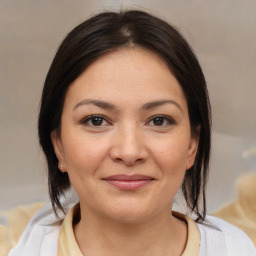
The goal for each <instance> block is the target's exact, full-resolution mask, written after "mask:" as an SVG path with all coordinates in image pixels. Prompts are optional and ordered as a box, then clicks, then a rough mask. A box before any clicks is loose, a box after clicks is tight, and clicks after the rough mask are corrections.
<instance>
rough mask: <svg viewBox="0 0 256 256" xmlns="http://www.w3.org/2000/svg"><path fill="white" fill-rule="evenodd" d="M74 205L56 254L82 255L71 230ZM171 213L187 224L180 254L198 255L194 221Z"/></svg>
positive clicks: (66, 219) (198, 242) (68, 215)
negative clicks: (185, 237)
mask: <svg viewBox="0 0 256 256" xmlns="http://www.w3.org/2000/svg"><path fill="white" fill-rule="evenodd" d="M74 212H75V207H73V208H72V209H71V210H70V211H69V212H68V214H67V215H66V217H65V219H64V221H63V224H62V227H61V231H60V236H59V244H58V256H71V255H76V256H83V254H82V252H81V251H80V249H79V247H78V244H77V242H76V239H75V236H74V231H73V218H74ZM173 215H174V216H175V217H177V218H179V219H182V220H184V221H185V222H186V223H187V225H188V240H187V244H186V247H185V250H184V252H183V254H182V256H198V255H199V248H200V232H199V230H198V227H197V225H196V223H195V222H194V221H193V220H192V219H191V218H189V217H187V216H185V215H183V214H181V213H177V212H173Z"/></svg>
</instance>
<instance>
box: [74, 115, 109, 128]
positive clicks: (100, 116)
mask: <svg viewBox="0 0 256 256" xmlns="http://www.w3.org/2000/svg"><path fill="white" fill-rule="evenodd" d="M95 117H99V118H102V119H103V120H104V121H106V122H107V123H108V124H111V122H110V120H109V119H108V118H107V117H105V116H104V115H100V114H92V115H88V116H85V117H83V118H82V119H81V120H80V121H79V123H80V124H86V123H87V122H88V121H90V120H91V119H92V118H95ZM102 126H104V125H102ZM95 127H97V126H95ZM99 127H100V126H99Z"/></svg>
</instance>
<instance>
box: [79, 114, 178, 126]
mask: <svg viewBox="0 0 256 256" xmlns="http://www.w3.org/2000/svg"><path fill="white" fill-rule="evenodd" d="M94 118H95V119H97V118H98V119H100V120H99V121H100V123H99V125H93V124H92V123H91V124H89V122H90V121H92V120H93V119H94ZM157 118H159V119H160V121H161V122H162V123H160V125H156V124H152V126H155V127H166V126H168V125H174V124H176V122H175V121H174V120H173V119H172V118H170V117H168V116H165V115H155V116H153V117H151V118H150V119H149V121H147V122H146V125H148V126H150V125H151V124H150V123H151V122H154V121H156V119H157ZM102 122H107V125H110V124H111V123H110V121H109V120H108V119H107V118H106V117H104V116H102V115H90V116H87V117H85V118H83V119H82V120H81V121H80V123H81V124H84V125H88V126H91V127H102V126H106V125H102ZM163 124H164V125H163Z"/></svg>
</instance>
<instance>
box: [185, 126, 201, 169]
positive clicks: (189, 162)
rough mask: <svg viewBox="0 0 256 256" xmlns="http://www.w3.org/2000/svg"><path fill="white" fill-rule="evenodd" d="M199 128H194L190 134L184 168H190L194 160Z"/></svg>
mask: <svg viewBox="0 0 256 256" xmlns="http://www.w3.org/2000/svg"><path fill="white" fill-rule="evenodd" d="M200 130H201V127H200V126H198V127H196V130H195V131H193V133H192V134H191V138H190V142H189V148H188V155H187V163H186V169H187V170H188V169H190V168H191V167H192V166H193V165H194V162H195V158H196V154H197V149H198V144H199V137H200Z"/></svg>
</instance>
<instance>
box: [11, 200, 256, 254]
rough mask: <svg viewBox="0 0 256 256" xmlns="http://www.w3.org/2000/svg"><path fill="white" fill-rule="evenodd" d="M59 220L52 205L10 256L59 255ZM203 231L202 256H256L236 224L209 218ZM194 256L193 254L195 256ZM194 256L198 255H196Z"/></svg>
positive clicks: (33, 222) (32, 222) (39, 215)
mask: <svg viewBox="0 0 256 256" xmlns="http://www.w3.org/2000/svg"><path fill="white" fill-rule="evenodd" d="M75 203H77V198H74V197H73V198H72V197H71V198H70V199H68V200H65V202H64V208H65V210H69V209H71V208H72V207H73V206H74V204H75ZM59 217H60V219H58V218H57V217H56V216H55V214H54V212H53V210H52V207H51V204H50V203H48V204H46V205H45V206H44V207H42V208H41V209H40V210H39V211H38V212H37V213H36V214H35V215H34V217H33V218H32V219H31V220H30V222H29V223H28V225H27V227H26V229H25V231H24V232H23V234H22V236H21V238H20V240H19V242H18V244H17V246H16V247H15V248H13V249H12V250H11V251H10V253H9V255H8V256H30V255H31V256H32V255H33V256H57V250H58V238H59V233H60V229H61V224H62V222H63V219H64V217H65V215H64V214H63V213H61V212H60V213H59ZM197 225H198V228H199V231H200V253H199V256H256V249H255V247H254V245H253V243H252V241H251V240H250V239H249V238H248V236H247V235H246V234H245V233H244V232H243V231H241V230H240V229H238V228H236V227H234V226H233V225H231V224H229V223H227V222H225V221H223V220H221V219H219V218H216V217H212V216H207V217H206V219H205V221H204V222H203V223H202V224H198V223H197ZM191 256H192V255H191ZM193 256H194V255H193Z"/></svg>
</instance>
